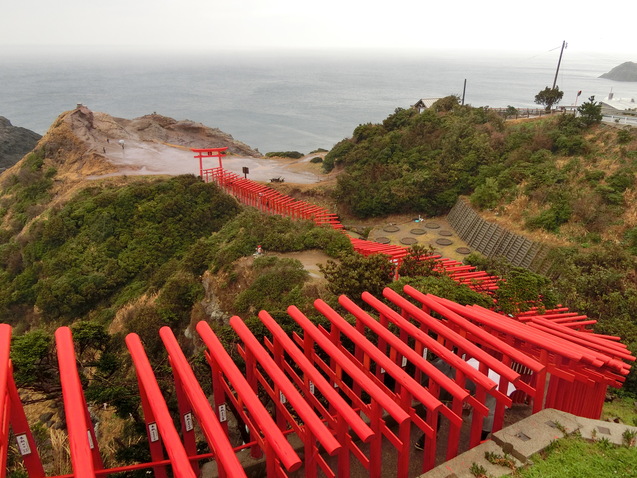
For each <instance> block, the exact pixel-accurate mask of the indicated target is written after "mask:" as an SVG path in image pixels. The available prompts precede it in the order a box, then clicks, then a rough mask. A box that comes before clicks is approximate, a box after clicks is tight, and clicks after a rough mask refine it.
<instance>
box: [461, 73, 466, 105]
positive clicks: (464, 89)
mask: <svg viewBox="0 0 637 478" xmlns="http://www.w3.org/2000/svg"><path fill="white" fill-rule="evenodd" d="M465 91H467V79H466V78H465V79H464V86H463V87H462V106H464V93H465Z"/></svg>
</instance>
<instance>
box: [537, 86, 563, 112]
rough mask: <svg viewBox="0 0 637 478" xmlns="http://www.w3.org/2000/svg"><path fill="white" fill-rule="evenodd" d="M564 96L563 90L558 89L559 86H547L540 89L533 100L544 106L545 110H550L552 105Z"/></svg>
mask: <svg viewBox="0 0 637 478" xmlns="http://www.w3.org/2000/svg"><path fill="white" fill-rule="evenodd" d="M562 96H564V92H563V91H560V88H559V87H558V86H556V87H555V88H549V87H548V86H547V87H546V88H544V89H543V90H542V91H540V92H539V93H538V94H537V95H535V102H536V103H537V104H538V105H542V106H544V107H545V109H546V111H547V112H549V111H551V108H552V107H553V105H556V104H558V103H559V102H560V100H561V99H562Z"/></svg>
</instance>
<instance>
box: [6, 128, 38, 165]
mask: <svg viewBox="0 0 637 478" xmlns="http://www.w3.org/2000/svg"><path fill="white" fill-rule="evenodd" d="M41 137H42V136H40V135H39V134H38V133H34V132H33V131H31V130H28V129H26V128H20V127H19V126H13V125H12V124H11V121H9V120H8V119H7V118H5V117H3V116H0V171H1V170H3V169H4V168H8V167H10V166H13V165H14V164H15V163H17V162H18V161H19V160H20V159H21V158H22V157H23V156H24V155H25V154H27V153H28V152H29V151H31V150H32V149H33V148H34V147H35V145H36V144H37V142H38V141H39V140H40V138H41Z"/></svg>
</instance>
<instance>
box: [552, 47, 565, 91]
mask: <svg viewBox="0 0 637 478" xmlns="http://www.w3.org/2000/svg"><path fill="white" fill-rule="evenodd" d="M567 45H568V43H566V40H564V41H563V42H562V49H561V50H560V59H559V60H557V70H555V79H554V80H553V89H555V84H556V83H557V74H558V73H559V72H560V63H562V53H564V48H566V46H567Z"/></svg>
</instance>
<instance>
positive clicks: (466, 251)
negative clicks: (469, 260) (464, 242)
mask: <svg viewBox="0 0 637 478" xmlns="http://www.w3.org/2000/svg"><path fill="white" fill-rule="evenodd" d="M456 252H457V253H458V254H471V249H469V248H468V247H459V248H458V249H456Z"/></svg>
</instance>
